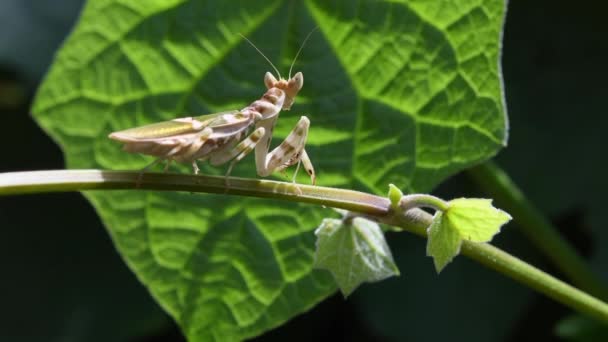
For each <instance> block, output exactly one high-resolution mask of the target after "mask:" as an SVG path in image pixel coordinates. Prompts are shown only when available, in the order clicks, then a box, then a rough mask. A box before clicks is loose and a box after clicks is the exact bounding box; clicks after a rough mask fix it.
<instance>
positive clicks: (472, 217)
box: [446, 198, 511, 242]
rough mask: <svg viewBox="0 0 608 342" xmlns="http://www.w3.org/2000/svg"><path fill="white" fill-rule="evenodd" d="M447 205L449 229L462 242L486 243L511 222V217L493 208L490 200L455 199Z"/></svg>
mask: <svg viewBox="0 0 608 342" xmlns="http://www.w3.org/2000/svg"><path fill="white" fill-rule="evenodd" d="M449 205H450V208H449V209H448V210H447V212H446V216H447V219H448V221H449V224H450V227H453V229H456V230H457V231H458V233H459V234H460V236H461V237H462V238H463V239H464V240H469V241H473V242H488V241H490V240H492V237H494V235H496V234H498V232H499V231H500V227H502V225H503V224H505V223H507V222H509V221H510V220H511V215H509V214H507V213H506V212H504V211H502V210H500V209H497V208H494V207H493V206H492V200H490V199H484V198H457V199H455V200H452V201H450V202H449Z"/></svg>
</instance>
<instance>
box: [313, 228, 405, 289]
mask: <svg viewBox="0 0 608 342" xmlns="http://www.w3.org/2000/svg"><path fill="white" fill-rule="evenodd" d="M315 235H317V249H316V251H315V267H317V268H322V269H326V270H328V271H330V272H331V273H332V275H333V276H334V279H335V280H336V283H337V284H338V286H339V287H340V290H341V291H342V294H343V295H344V297H348V296H349V295H350V294H351V293H352V292H353V291H354V290H355V289H356V288H357V287H359V285H361V283H363V282H374V281H379V280H383V279H386V278H388V277H392V276H394V275H399V270H398V269H397V265H395V261H394V260H393V256H392V255H391V251H390V249H389V248H388V245H387V243H386V240H385V239H384V233H383V232H382V229H380V225H378V223H376V222H374V221H370V220H368V219H365V218H362V217H355V218H351V219H348V218H347V219H344V220H337V219H324V220H323V222H322V223H321V225H320V226H319V228H317V230H316V231H315Z"/></svg>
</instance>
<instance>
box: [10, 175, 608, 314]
mask: <svg viewBox="0 0 608 342" xmlns="http://www.w3.org/2000/svg"><path fill="white" fill-rule="evenodd" d="M140 176H141V175H140V173H139V172H133V171H124V172H122V171H100V170H57V171H31V172H9V173H0V196H2V195H20V194H31V193H43V192H67V191H83V190H118V189H132V190H163V191H189V192H209V193H224V194H235V195H244V196H255V197H270V198H275V199H276V198H278V199H283V200H288V201H295V202H305V203H312V204H319V205H325V206H331V207H335V208H341V209H346V210H349V211H353V212H357V213H361V214H365V215H367V216H372V217H375V218H376V219H377V220H378V221H380V222H383V223H387V224H391V225H394V226H398V227H400V228H402V229H404V230H406V231H409V232H412V233H415V234H417V235H420V236H422V237H426V228H427V227H428V226H429V225H430V223H431V221H432V216H431V215H430V214H428V213H427V212H425V211H423V210H420V209H417V208H414V209H410V210H407V211H406V212H402V211H399V212H396V211H394V210H393V209H391V203H390V201H389V200H388V199H387V198H383V197H379V196H375V195H371V194H366V193H363V192H358V191H352V190H343V189H336V188H326V187H317V186H309V185H300V184H298V185H296V184H293V183H285V182H276V181H269V180H258V179H244V178H232V177H231V178H225V177H213V176H202V175H176V174H158V173H145V174H143V176H142V177H141V179H139V180H138V178H140ZM227 185H228V186H227ZM462 252H463V254H464V255H466V256H468V257H470V258H472V259H474V260H476V261H478V262H480V263H481V264H483V265H486V266H488V267H490V268H492V269H494V270H496V271H498V272H501V273H503V274H505V275H507V276H509V277H511V278H513V279H515V280H517V281H519V282H521V283H523V284H525V285H528V286H529V287H531V288H533V289H535V290H537V291H539V292H541V293H543V294H545V295H547V296H548V297H550V298H553V299H554V300H556V301H558V302H560V303H562V304H564V305H567V306H569V307H571V308H572V309H574V310H577V311H579V312H581V313H583V314H586V315H588V316H590V317H592V318H595V319H597V320H600V321H602V322H605V323H608V304H606V303H604V302H602V301H600V300H599V299H596V298H594V297H592V296H590V295H588V294H587V293H585V292H582V291H580V290H578V289H576V288H574V287H573V286H570V285H568V284H566V283H564V282H562V281H560V280H558V279H556V278H554V277H552V276H551V275H549V274H547V273H545V272H543V271H541V270H539V269H537V268H535V267H534V266H531V265H529V264H527V263H525V262H523V261H522V260H520V259H517V258H515V257H513V256H511V255H509V254H507V253H505V252H503V251H501V250H500V249H498V248H496V247H494V246H491V245H489V244H479V243H473V242H468V241H463V245H462Z"/></svg>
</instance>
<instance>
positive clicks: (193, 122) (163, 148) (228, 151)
mask: <svg viewBox="0 0 608 342" xmlns="http://www.w3.org/2000/svg"><path fill="white" fill-rule="evenodd" d="M313 32H314V30H312V31H311V32H310V33H309V34H308V35H307V36H306V38H305V39H304V42H303V43H302V45H301V47H300V49H299V50H298V52H297V54H296V56H295V58H294V60H293V62H292V64H291V67H290V68H289V77H288V78H287V79H283V78H282V77H281V74H280V73H279V71H278V69H277V68H276V67H275V66H274V64H272V62H271V61H270V60H269V59H268V58H267V57H266V56H265V55H264V54H263V53H262V52H261V51H260V50H259V49H258V48H257V47H256V46H255V45H254V44H253V43H252V42H251V41H249V39H247V38H246V37H244V36H242V35H241V37H243V38H244V39H245V40H246V41H247V42H248V43H250V44H251V45H252V46H253V47H254V48H255V49H256V50H257V51H258V52H259V53H260V54H261V55H262V56H263V57H264V58H265V59H266V60H267V61H268V62H269V63H270V65H271V66H272V67H273V69H274V70H275V71H276V73H277V75H278V77H279V79H278V80H277V78H275V77H274V75H273V74H271V73H270V72H266V75H265V76H264V84H265V85H266V88H267V89H268V90H267V91H266V93H265V94H264V95H262V97H261V98H260V99H258V100H256V101H254V102H253V103H251V104H250V105H249V106H247V107H245V108H243V109H241V110H234V111H226V112H220V113H215V114H209V115H201V116H197V117H185V118H178V119H173V120H170V121H165V122H160V123H154V124H150V125H144V126H140V127H135V128H130V129H126V130H123V131H118V132H114V133H112V134H110V135H109V137H110V138H111V139H114V140H117V141H120V142H122V143H124V146H123V149H124V150H125V151H127V152H131V153H141V154H147V155H151V156H156V157H158V159H157V160H156V161H154V162H153V163H152V164H150V165H148V166H146V167H145V168H144V169H143V170H142V172H143V171H145V170H146V169H148V168H150V167H151V166H153V165H155V164H157V163H160V162H163V161H166V165H165V171H166V170H167V168H168V166H169V165H170V163H171V162H172V161H177V162H182V163H191V164H192V168H193V169H194V173H195V174H198V173H199V168H198V165H197V161H209V163H210V164H211V165H214V166H217V165H222V164H225V163H227V162H229V161H231V163H230V166H229V167H228V171H227V172H226V179H228V176H229V175H230V172H231V171H232V168H233V167H234V165H235V164H236V163H237V162H239V161H240V160H241V159H243V158H244V157H245V156H247V154H249V153H250V152H251V151H253V150H254V149H255V163H256V171H257V174H258V175H259V176H261V177H266V176H269V175H270V174H272V173H273V172H275V171H283V170H285V169H286V168H288V167H289V166H292V165H294V164H297V167H296V171H295V173H294V178H293V179H294V182H295V176H296V174H297V171H298V168H299V166H300V163H302V164H303V167H304V169H305V170H306V172H307V173H308V175H309V176H310V178H311V181H312V183H313V184H315V180H316V177H315V171H314V167H313V165H312V163H311V161H310V158H309V157H308V154H307V153H306V150H305V149H304V147H305V145H306V139H307V137H308V128H309V126H310V121H309V120H308V118H307V117H306V116H302V117H301V118H300V120H299V121H298V123H297V124H296V126H295V127H294V128H293V129H292V131H291V132H290V133H289V135H288V136H287V137H286V138H285V140H283V142H281V144H279V146H277V147H276V148H275V149H273V150H272V151H271V152H268V151H269V147H270V142H271V140H272V133H273V129H274V126H275V124H276V121H277V119H278V117H279V113H280V111H281V110H282V109H283V110H289V109H291V106H292V105H293V102H294V100H295V97H296V95H297V94H298V92H299V91H300V89H302V85H303V84H304V76H303V74H302V73H301V72H297V73H296V74H295V75H294V76H293V77H291V71H292V69H293V66H294V64H295V62H296V60H297V58H298V56H299V54H300V52H301V51H302V48H303V47H304V44H306V41H308V39H309V38H310V35H311V34H312V33H313ZM252 129H253V131H252V132H250V131H251V130H252Z"/></svg>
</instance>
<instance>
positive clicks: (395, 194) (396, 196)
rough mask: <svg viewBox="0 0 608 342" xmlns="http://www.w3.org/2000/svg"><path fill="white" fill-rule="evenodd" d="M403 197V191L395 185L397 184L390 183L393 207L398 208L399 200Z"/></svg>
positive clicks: (390, 197) (389, 190)
mask: <svg viewBox="0 0 608 342" xmlns="http://www.w3.org/2000/svg"><path fill="white" fill-rule="evenodd" d="M402 197H403V192H401V190H400V189H399V188H398V187H396V186H395V184H389V185H388V199H389V200H390V201H391V208H393V209H397V208H398V207H399V201H400V200H401V198H402Z"/></svg>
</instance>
